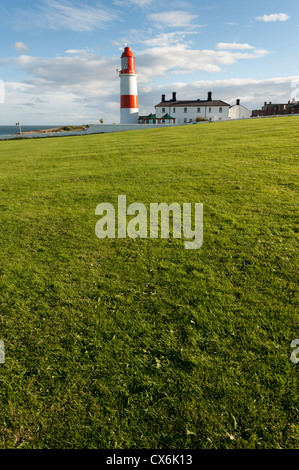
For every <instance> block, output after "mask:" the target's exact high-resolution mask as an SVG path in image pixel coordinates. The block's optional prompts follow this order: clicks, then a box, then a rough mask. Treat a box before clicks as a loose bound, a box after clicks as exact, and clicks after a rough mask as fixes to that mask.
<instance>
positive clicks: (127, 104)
mask: <svg viewBox="0 0 299 470" xmlns="http://www.w3.org/2000/svg"><path fill="white" fill-rule="evenodd" d="M120 107H121V108H122V109H124V108H138V97H137V96H134V95H122V96H121V97H120Z"/></svg>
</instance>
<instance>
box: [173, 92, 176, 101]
mask: <svg viewBox="0 0 299 470" xmlns="http://www.w3.org/2000/svg"><path fill="white" fill-rule="evenodd" d="M172 101H176V93H175V91H173V92H172Z"/></svg>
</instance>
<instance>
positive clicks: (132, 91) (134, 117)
mask: <svg viewBox="0 0 299 470" xmlns="http://www.w3.org/2000/svg"><path fill="white" fill-rule="evenodd" d="M119 76H120V122H121V124H137V123H138V117H139V110H138V93H137V73H136V71H135V57H134V54H133V52H132V51H131V48H130V47H125V49H124V52H123V54H122V56H121V71H120V72H119Z"/></svg>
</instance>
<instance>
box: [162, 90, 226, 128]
mask: <svg viewBox="0 0 299 470" xmlns="http://www.w3.org/2000/svg"><path fill="white" fill-rule="evenodd" d="M229 108H230V105H229V104H227V103H225V102H224V101H221V100H213V99H212V92H210V91H209V93H208V97H207V100H200V99H198V100H195V101H187V100H183V101H178V100H177V99H176V93H175V92H173V93H172V99H171V100H168V101H166V100H165V95H162V100H161V102H160V103H159V104H157V105H156V106H155V110H156V118H157V120H158V119H159V120H161V121H160V122H161V123H162V124H164V122H163V116H165V115H169V116H171V117H172V118H174V119H175V123H176V124H188V123H195V122H198V120H196V118H201V120H207V121H227V120H228V113H229Z"/></svg>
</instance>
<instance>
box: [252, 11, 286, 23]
mask: <svg viewBox="0 0 299 470" xmlns="http://www.w3.org/2000/svg"><path fill="white" fill-rule="evenodd" d="M289 19H290V17H289V16H288V15H287V14H286V13H272V14H271V15H264V16H258V17H257V20H258V21H264V22H265V23H271V22H275V21H288V20H289Z"/></svg>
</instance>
